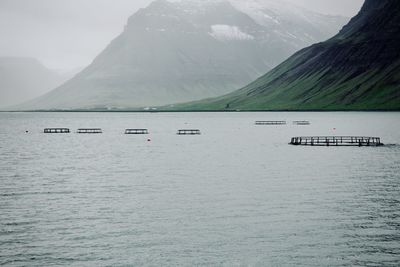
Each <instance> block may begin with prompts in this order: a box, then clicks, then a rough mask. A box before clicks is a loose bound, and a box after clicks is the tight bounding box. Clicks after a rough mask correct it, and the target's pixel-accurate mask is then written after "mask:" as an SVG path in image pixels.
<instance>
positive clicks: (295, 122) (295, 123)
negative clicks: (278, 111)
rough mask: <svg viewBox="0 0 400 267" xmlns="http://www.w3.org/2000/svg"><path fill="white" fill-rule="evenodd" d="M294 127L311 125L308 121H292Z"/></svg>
mask: <svg viewBox="0 0 400 267" xmlns="http://www.w3.org/2000/svg"><path fill="white" fill-rule="evenodd" d="M293 124H294V125H310V124H311V123H310V122H309V121H294V122H293Z"/></svg>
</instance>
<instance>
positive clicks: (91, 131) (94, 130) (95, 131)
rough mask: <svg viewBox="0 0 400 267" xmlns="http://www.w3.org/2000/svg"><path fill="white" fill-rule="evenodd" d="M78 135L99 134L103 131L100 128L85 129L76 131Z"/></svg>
mask: <svg viewBox="0 0 400 267" xmlns="http://www.w3.org/2000/svg"><path fill="white" fill-rule="evenodd" d="M77 133H78V134H101V133H103V131H102V130H101V129H100V128H87V129H78V130H77Z"/></svg>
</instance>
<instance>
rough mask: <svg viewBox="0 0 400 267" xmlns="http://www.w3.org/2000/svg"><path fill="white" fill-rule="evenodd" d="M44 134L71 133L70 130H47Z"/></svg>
mask: <svg viewBox="0 0 400 267" xmlns="http://www.w3.org/2000/svg"><path fill="white" fill-rule="evenodd" d="M43 132H44V133H51V134H59V133H70V131H69V129H68V128H46V129H44V131H43Z"/></svg>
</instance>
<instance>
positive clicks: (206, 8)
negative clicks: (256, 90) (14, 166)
mask: <svg viewBox="0 0 400 267" xmlns="http://www.w3.org/2000/svg"><path fill="white" fill-rule="evenodd" d="M347 20H348V19H347V18H345V17H338V16H327V15H321V14H318V13H315V12H311V11H308V10H306V9H303V8H299V7H296V6H293V5H288V4H287V3H285V2H283V1H278V0H266V1H258V0H252V1H245V2H243V1H239V0H231V1H230V2H228V1H194V0H192V1H179V2H168V1H166V0H157V1H155V2H153V3H152V4H150V5H149V6H148V7H147V8H144V9H141V10H139V11H138V12H136V13H135V14H134V15H133V16H131V17H130V18H129V20H128V23H127V25H126V27H125V29H124V31H123V33H122V34H121V35H120V36H118V37H117V38H116V39H115V40H113V41H112V42H111V44H110V45H109V46H108V47H107V48H106V49H105V50H104V51H103V52H102V53H101V54H100V55H99V56H98V57H96V59H95V60H94V62H93V63H92V64H91V65H90V66H89V67H87V68H86V69H85V70H84V71H82V72H81V73H79V74H78V75H77V76H76V77H75V78H74V79H72V80H70V81H68V82H67V83H65V84H64V85H62V86H61V87H59V88H57V89H56V90H54V91H52V92H50V93H48V94H46V95H45V96H43V97H41V98H39V99H36V100H34V101H32V102H30V103H28V104H27V105H24V106H23V108H27V109H92V108H139V107H148V106H158V105H165V104H171V103H177V102H184V101H191V100H196V99H201V98H204V97H212V96H218V95H222V94H224V93H227V92H230V91H233V90H235V89H237V88H239V87H241V86H244V85H245V84H247V83H249V82H250V81H252V80H254V79H255V78H257V77H259V76H260V75H261V74H263V73H265V72H266V71H268V70H269V69H271V68H272V67H274V66H276V65H277V64H279V63H280V62H281V61H283V60H284V59H285V58H287V57H288V56H289V55H291V54H292V53H294V52H295V51H297V50H298V49H300V48H302V47H305V46H307V45H310V44H312V43H314V42H318V41H322V40H325V39H327V38H329V37H330V36H332V35H334V34H335V33H337V32H338V31H339V29H340V28H341V27H342V26H343V25H344V24H345V23H346V22H347Z"/></svg>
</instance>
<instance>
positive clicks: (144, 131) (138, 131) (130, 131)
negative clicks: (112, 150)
mask: <svg viewBox="0 0 400 267" xmlns="http://www.w3.org/2000/svg"><path fill="white" fill-rule="evenodd" d="M125 134H149V131H148V130H147V129H126V130H125Z"/></svg>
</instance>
